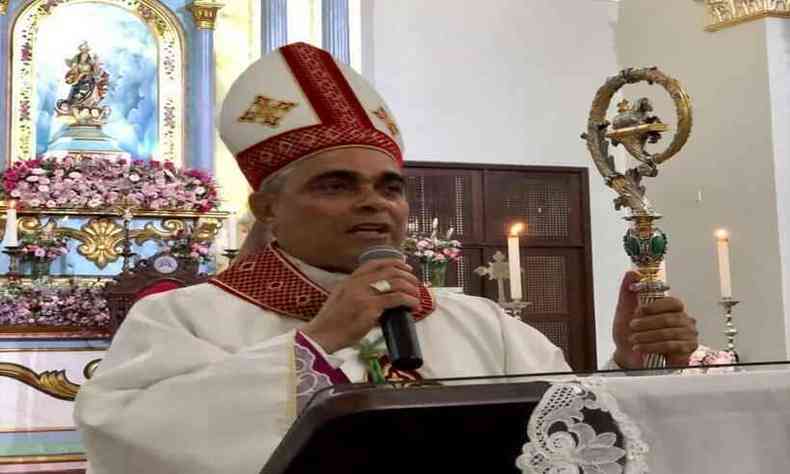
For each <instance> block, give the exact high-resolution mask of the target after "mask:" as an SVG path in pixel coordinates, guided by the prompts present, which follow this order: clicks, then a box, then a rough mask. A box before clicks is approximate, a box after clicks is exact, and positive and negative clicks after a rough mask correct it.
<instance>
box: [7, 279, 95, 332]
mask: <svg viewBox="0 0 790 474" xmlns="http://www.w3.org/2000/svg"><path fill="white" fill-rule="evenodd" d="M109 323H110V312H109V309H108V307H107V300H106V299H105V298H104V296H103V285H101V284H98V283H91V284H84V283H83V284H78V283H77V282H74V281H73V282H69V283H68V284H67V285H66V286H60V287H58V286H53V285H52V284H50V283H46V284H42V283H35V282H34V283H33V284H32V285H30V286H14V285H4V286H3V287H2V288H0V325H4V326H5V325H21V326H79V327H81V328H85V329H100V328H105V327H107V326H109Z"/></svg>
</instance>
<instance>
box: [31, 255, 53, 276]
mask: <svg viewBox="0 0 790 474" xmlns="http://www.w3.org/2000/svg"><path fill="white" fill-rule="evenodd" d="M51 263H52V262H51V261H50V260H47V259H38V258H36V259H33V260H31V261H30V278H32V279H33V280H40V279H41V278H44V277H45V276H48V275H49V267H50V264H51Z"/></svg>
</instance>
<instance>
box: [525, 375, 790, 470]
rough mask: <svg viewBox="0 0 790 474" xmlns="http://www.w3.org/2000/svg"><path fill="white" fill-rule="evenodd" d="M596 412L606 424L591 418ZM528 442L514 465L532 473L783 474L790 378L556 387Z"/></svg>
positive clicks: (583, 382)
mask: <svg viewBox="0 0 790 474" xmlns="http://www.w3.org/2000/svg"><path fill="white" fill-rule="evenodd" d="M573 386H575V387H576V388H575V390H574V389H573V388H572V387H573ZM562 387H565V388H562ZM568 387H571V388H568ZM602 412H603V413H607V412H608V413H609V414H610V415H611V416H610V417H609V421H608V422H607V420H606V417H601V416H596V417H593V418H594V419H591V417H590V416H589V415H590V414H592V413H598V414H600V413H602ZM538 416H542V418H541V419H538V418H537V417H538ZM612 419H613V420H614V422H615V423H616V425H617V427H616V429H614V430H612V426H611V420H612ZM547 421H551V422H553V425H554V426H553V427H552V428H551V429H550V430H549V427H548V426H546V423H547ZM601 423H603V426H602V425H601ZM528 432H529V435H530V443H528V444H527V445H525V446H524V449H525V452H524V455H522V456H521V457H520V458H519V461H518V463H519V467H521V468H522V469H523V470H524V472H530V473H531V472H538V473H551V474H571V473H573V474H591V473H595V474H598V473H605V474H616V473H620V472H622V473H627V474H630V473H640V472H651V473H659V474H663V473H673V474H674V473H678V474H683V473H693V474H728V473H732V474H735V473H737V474H742V473H755V474H756V473H786V472H790V370H788V369H784V370H783V369H771V370H767V369H766V370H761V371H748V372H732V373H725V374H710V373H708V374H699V375H660V376H649V377H645V376H642V377H640V376H625V377H608V378H603V379H601V378H593V379H580V383H577V384H573V383H565V384H555V385H554V386H552V388H551V389H549V391H547V392H546V394H545V395H544V397H543V399H542V401H541V404H540V405H539V406H538V408H537V409H536V410H535V411H534V412H533V415H532V419H531V420H530V423H529V427H528ZM648 447H649V448H648ZM625 451H627V452H625ZM528 469H532V470H528ZM618 469H619V470H618Z"/></svg>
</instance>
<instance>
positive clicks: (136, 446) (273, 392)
mask: <svg viewBox="0 0 790 474" xmlns="http://www.w3.org/2000/svg"><path fill="white" fill-rule="evenodd" d="M298 265H299V267H300V269H301V270H302V271H303V272H304V274H306V275H307V276H308V277H309V278H310V279H311V280H312V281H314V282H316V283H317V284H319V285H321V286H322V287H324V288H327V289H331V287H332V286H333V285H334V284H336V283H337V282H338V281H339V280H340V279H342V278H343V276H341V275H337V274H330V273H327V272H324V271H322V270H319V269H316V268H313V267H308V266H306V265H304V264H303V263H298ZM434 296H435V303H436V307H435V310H434V312H433V313H431V314H430V315H429V316H427V317H426V318H425V319H423V320H421V321H419V322H418V323H417V326H416V327H417V334H418V337H419V341H420V345H421V347H422V353H423V359H424V365H423V367H422V368H421V369H420V371H419V372H420V374H421V375H422V376H423V377H424V378H446V377H467V376H486V375H505V374H525V373H538V372H564V371H569V370H570V368H569V367H568V365H567V363H566V362H565V360H564V358H563V354H562V351H561V350H560V349H558V348H557V347H555V346H554V345H552V344H551V343H550V342H549V341H548V339H546V337H544V336H543V335H542V334H541V333H540V332H538V331H537V330H535V329H533V328H532V327H530V326H528V325H526V324H524V323H522V322H521V321H518V320H516V319H514V318H512V317H509V316H507V315H506V314H505V313H504V312H503V311H502V310H501V309H500V308H499V307H498V306H497V305H496V304H495V303H494V302H492V301H490V300H487V299H483V298H477V297H471V296H466V295H454V294H439V295H434ZM304 324H305V322H304V321H300V320H298V319H294V318H289V317H283V316H281V315H278V314H277V313H274V312H271V311H266V310H264V309H262V308H261V307H259V306H256V305H254V304H252V303H250V302H248V301H245V300H243V299H241V298H239V297H237V296H234V295H232V294H230V293H228V292H227V291H224V290H223V289H220V288H218V287H216V286H213V285H210V284H202V285H196V286H192V287H188V288H184V289H180V290H175V291H171V292H168V293H164V294H159V295H152V296H149V297H146V298H144V299H143V300H141V301H140V302H138V303H137V304H135V306H134V307H133V308H132V310H131V311H130V313H129V315H128V317H127V319H126V320H125V321H124V323H123V325H122V326H121V328H120V329H119V331H118V333H117V334H116V335H115V338H114V340H113V343H112V345H111V347H110V349H109V350H108V352H107V355H106V357H105V359H104V360H103V361H102V362H101V364H100V365H99V368H98V370H97V371H96V374H95V376H94V377H93V378H92V379H91V380H89V381H88V382H86V383H85V385H83V387H82V388H81V390H80V392H79V395H78V397H77V401H76V407H75V418H76V422H77V424H78V426H79V428H80V430H81V432H82V436H83V442H84V445H85V447H86V450H87V454H88V461H89V464H90V468H89V472H90V473H93V474H123V473H135V474H138V473H156V474H171V473H172V474H185V473H190V474H198V473H220V472H221V473H238V474H242V473H243V474H254V473H257V472H259V471H260V469H261V467H262V466H263V465H264V464H265V462H266V460H267V459H268V457H269V456H270V455H271V453H272V452H273V451H274V449H275V447H276V446H277V444H278V443H279V442H280V440H281V439H282V437H283V436H284V434H285V432H286V431H287V430H288V428H289V427H290V425H291V423H292V422H293V421H294V419H295V416H296V376H295V372H294V337H295V331H296V330H297V329H298V328H299V327H301V326H302V325H304ZM380 333H381V332H380V330H379V329H375V330H374V331H371V334H369V335H368V336H367V337H366V339H370V340H372V339H373V338H376V337H377V336H378V335H380ZM357 355H358V351H357V350H356V349H353V348H347V349H343V350H341V351H338V352H336V353H335V354H333V356H336V357H338V358H341V359H342V365H341V366H340V369H341V370H342V371H343V372H344V373H345V374H346V376H347V377H348V378H349V379H350V380H351V381H352V382H360V381H363V380H364V377H365V367H364V365H363V363H362V362H361V361H360V360H359V359H358V358H357Z"/></svg>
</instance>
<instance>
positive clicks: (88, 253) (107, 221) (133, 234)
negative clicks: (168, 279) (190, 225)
mask: <svg viewBox="0 0 790 474" xmlns="http://www.w3.org/2000/svg"><path fill="white" fill-rule="evenodd" d="M159 217H160V218H161V221H160V224H159V226H160V227H159V228H157V226H156V224H155V223H153V222H149V223H147V224H146V225H145V226H144V227H143V228H142V229H134V230H130V231H129V238H130V239H131V240H132V241H133V242H134V243H136V244H137V245H142V244H144V243H145V242H147V241H149V240H160V241H161V240H166V239H169V238H172V237H173V236H175V235H176V233H177V232H178V231H179V230H183V229H186V227H187V222H190V221H197V223H196V229H195V231H194V235H195V239H196V240H198V241H200V242H211V241H213V240H214V238H215V237H216V235H217V233H218V232H219V229H220V228H221V227H222V224H221V219H220V218H218V217H214V216H208V217H199V218H198V216H195V217H192V216H189V217H166V216H159ZM42 220H43V217H42V216H41V215H32V216H22V217H21V218H20V219H19V229H20V231H21V232H22V233H27V234H39V233H50V234H52V235H54V236H58V237H67V238H70V239H75V240H78V241H80V242H81V244H80V246H79V247H77V251H78V252H79V253H80V255H82V256H83V257H85V258H86V259H87V260H89V261H91V262H93V263H94V264H95V265H96V266H97V267H99V268H104V267H106V266H107V265H108V264H110V263H112V262H115V261H116V260H118V259H119V258H120V252H121V244H122V242H123V239H124V229H123V226H122V225H121V224H120V223H118V222H117V221H119V220H120V219H119V218H117V217H110V216H106V215H105V216H96V217H92V218H91V219H90V220H89V221H88V222H87V223H86V224H85V225H83V226H82V227H81V228H80V229H74V228H69V227H59V226H58V221H57V219H55V218H52V217H50V218H49V220H48V221H46V223H43V222H42ZM2 229H3V228H2V226H0V230H2Z"/></svg>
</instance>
